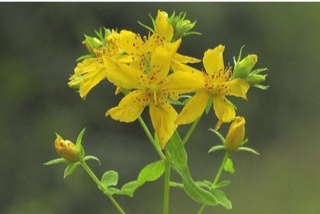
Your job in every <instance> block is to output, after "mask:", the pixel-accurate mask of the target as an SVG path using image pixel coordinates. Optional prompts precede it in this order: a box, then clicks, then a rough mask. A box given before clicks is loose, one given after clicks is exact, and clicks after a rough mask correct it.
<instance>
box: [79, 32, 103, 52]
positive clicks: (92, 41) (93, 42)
mask: <svg viewBox="0 0 320 214" xmlns="http://www.w3.org/2000/svg"><path fill="white" fill-rule="evenodd" d="M85 37H86V40H84V41H83V42H82V44H84V45H85V46H86V47H87V49H88V51H89V52H90V53H94V49H95V48H97V47H99V46H101V45H102V43H101V41H100V40H99V39H97V38H94V37H90V36H85Z"/></svg>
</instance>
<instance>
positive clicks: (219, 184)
mask: <svg viewBox="0 0 320 214" xmlns="http://www.w3.org/2000/svg"><path fill="white" fill-rule="evenodd" d="M230 183H231V181H229V180H225V181H221V182H220V183H218V184H216V185H215V186H214V187H213V188H222V187H226V186H229V184H230Z"/></svg>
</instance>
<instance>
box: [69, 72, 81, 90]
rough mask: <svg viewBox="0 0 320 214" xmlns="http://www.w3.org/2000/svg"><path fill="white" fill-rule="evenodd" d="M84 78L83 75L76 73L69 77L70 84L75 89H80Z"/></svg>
mask: <svg viewBox="0 0 320 214" xmlns="http://www.w3.org/2000/svg"><path fill="white" fill-rule="evenodd" d="M82 80H83V76H82V75H78V74H74V75H72V76H71V77H70V78H69V82H68V86H69V87H70V88H73V89H79V88H80V85H81V82H82Z"/></svg>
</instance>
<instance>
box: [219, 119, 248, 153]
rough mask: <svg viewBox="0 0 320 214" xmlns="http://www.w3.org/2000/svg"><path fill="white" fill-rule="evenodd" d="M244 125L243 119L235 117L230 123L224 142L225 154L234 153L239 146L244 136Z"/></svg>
mask: <svg viewBox="0 0 320 214" xmlns="http://www.w3.org/2000/svg"><path fill="white" fill-rule="evenodd" d="M245 123H246V121H245V119H244V118H243V117H236V118H235V119H234V121H233V122H232V123H231V125H230V128H229V132H228V134H227V137H226V140H225V142H224V146H225V148H226V150H227V152H229V153H231V152H234V151H236V150H237V149H238V148H239V147H240V146H241V144H242V142H243V139H244V136H245Z"/></svg>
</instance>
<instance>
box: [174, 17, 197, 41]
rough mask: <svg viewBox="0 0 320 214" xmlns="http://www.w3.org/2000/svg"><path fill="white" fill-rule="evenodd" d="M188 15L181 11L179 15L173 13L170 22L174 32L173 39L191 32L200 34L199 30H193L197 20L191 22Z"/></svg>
mask: <svg viewBox="0 0 320 214" xmlns="http://www.w3.org/2000/svg"><path fill="white" fill-rule="evenodd" d="M186 15H187V14H186V13H180V14H179V15H175V13H173V14H172V15H171V17H170V18H169V23H170V24H171V25H172V27H173V32H174V35H173V41H176V40H178V39H180V38H182V37H185V36H188V35H190V34H198V35H200V33H198V32H194V31H191V30H192V29H193V28H194V26H195V25H196V22H191V21H190V20H188V19H186Z"/></svg>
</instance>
